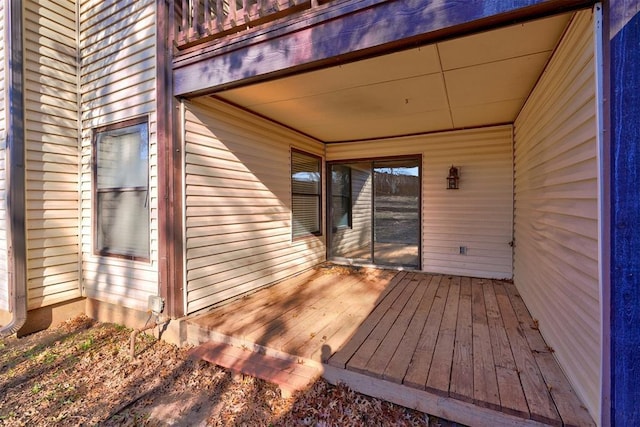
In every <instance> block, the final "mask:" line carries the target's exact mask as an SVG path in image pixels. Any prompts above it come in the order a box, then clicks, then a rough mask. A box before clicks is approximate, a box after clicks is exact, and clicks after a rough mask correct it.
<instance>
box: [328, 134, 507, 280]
mask: <svg viewBox="0 0 640 427" xmlns="http://www.w3.org/2000/svg"><path fill="white" fill-rule="evenodd" d="M511 130H512V128H511V126H498V127H491V128H482V129H471V130H464V131H452V132H443V133H437V134H429V135H421V136H411V137H403V138H397V139H388V140H380V141H366V142H354V143H338V144H328V145H327V161H333V160H347V159H362V158H371V157H388V156H398V155H419V154H421V155H422V269H423V270H424V271H429V272H435V273H443V274H456V275H464V276H474V277H486V278H510V277H511V275H512V273H511V271H512V269H511V262H512V250H511V246H510V245H509V243H510V242H511V239H512V213H513V211H512V200H513V178H512V174H513V172H512V171H513V161H512V133H511ZM452 164H454V165H456V166H457V167H459V170H460V189H459V190H446V189H445V186H446V184H445V178H446V177H447V175H448V173H449V168H450V167H451V165H452ZM354 215H355V212H354ZM460 246H466V247H467V254H466V255H460V254H459V247H460Z"/></svg>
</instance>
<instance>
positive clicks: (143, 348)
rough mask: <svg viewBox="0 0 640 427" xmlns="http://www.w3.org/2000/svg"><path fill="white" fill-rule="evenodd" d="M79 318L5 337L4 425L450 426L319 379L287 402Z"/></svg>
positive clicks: (174, 351) (0, 408)
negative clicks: (131, 346)
mask: <svg viewBox="0 0 640 427" xmlns="http://www.w3.org/2000/svg"><path fill="white" fill-rule="evenodd" d="M130 333H131V330H129V329H126V328H124V327H122V326H119V325H114V324H106V323H97V322H94V321H92V320H90V319H88V318H86V317H78V318H76V319H72V320H70V321H68V322H65V323H63V324H61V325H60V326H58V327H56V328H51V329H49V330H47V331H42V332H38V333H36V334H32V335H30V336H27V337H24V338H20V339H16V338H15V337H10V338H7V339H4V340H0V425H7V426H23V425H24V426H50V425H56V426H58V425H74V426H75V425H136V426H137V425H150V426H156V425H158V426H164V425H185V426H194V425H207V426H209V425H210V426H218V425H224V426H227V425H251V426H253V425H260V426H291V425H314V426H334V425H335V426H346V425H348V426H365V425H366V426H388V425H393V426H418V425H419V426H443V427H444V426H452V425H454V424H452V423H449V422H446V421H443V420H440V419H436V418H433V417H429V416H428V415H425V414H422V413H420V412H416V411H412V410H409V409H406V408H402V407H399V406H396V405H392V404H390V403H387V402H384V401H380V400H378V399H374V398H370V397H367V396H364V395H361V394H358V393H355V392H353V391H351V390H349V389H348V388H347V387H344V386H338V387H334V386H331V385H329V384H328V383H326V382H324V381H322V380H319V381H318V382H316V383H315V384H313V385H312V386H311V387H310V388H309V389H308V390H306V391H304V392H299V393H297V394H295V395H293V396H292V397H290V398H288V399H284V398H282V397H281V396H280V392H279V390H278V388H277V387H276V386H274V385H272V384H269V383H266V382H264V381H262V380H258V379H255V378H251V377H244V378H240V379H237V378H236V379H234V378H233V377H232V375H231V373H230V372H229V371H227V370H225V369H222V368H220V367H217V366H214V365H211V364H208V363H206V362H201V361H193V360H190V359H189V358H188V356H187V352H188V350H187V349H180V348H177V347H175V346H172V345H169V344H167V343H164V342H159V341H156V340H155V339H154V338H153V337H151V336H148V335H140V336H139V337H138V340H137V347H136V358H135V359H134V360H131V359H130V358H129V335H130Z"/></svg>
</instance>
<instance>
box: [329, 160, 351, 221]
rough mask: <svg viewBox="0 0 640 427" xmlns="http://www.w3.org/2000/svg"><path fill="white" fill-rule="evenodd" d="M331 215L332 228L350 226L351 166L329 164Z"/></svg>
mask: <svg viewBox="0 0 640 427" xmlns="http://www.w3.org/2000/svg"><path fill="white" fill-rule="evenodd" d="M331 215H332V217H331V218H332V227H333V228H335V229H341V228H351V168H350V167H349V166H347V165H331Z"/></svg>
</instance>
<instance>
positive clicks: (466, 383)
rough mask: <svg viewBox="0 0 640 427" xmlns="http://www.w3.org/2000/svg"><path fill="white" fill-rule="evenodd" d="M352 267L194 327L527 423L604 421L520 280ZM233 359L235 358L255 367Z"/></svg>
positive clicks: (291, 285)
mask: <svg viewBox="0 0 640 427" xmlns="http://www.w3.org/2000/svg"><path fill="white" fill-rule="evenodd" d="M343 270H344V269H336V270H333V271H330V270H326V271H318V272H316V273H309V274H308V275H306V276H305V278H303V279H302V280H297V281H296V280H291V281H287V282H285V283H284V284H282V285H276V286H274V287H273V288H272V289H269V290H265V291H260V292H258V293H256V294H254V295H252V296H251V297H248V298H244V299H242V300H237V301H234V302H232V303H230V304H229V305H228V306H227V307H221V308H219V309H216V310H214V312H213V313H211V314H210V315H207V316H198V318H196V319H195V320H192V321H190V323H191V322H196V323H200V324H201V325H202V327H203V328H205V329H206V330H209V331H211V332H210V333H211V334H212V335H210V336H211V337H212V338H214V339H216V340H219V341H220V342H227V343H231V344H233V345H236V346H238V347H240V346H243V347H244V345H245V344H247V348H251V349H254V351H260V352H261V351H264V352H265V354H269V355H274V356H277V357H284V358H286V359H287V360H290V361H296V360H303V361H305V363H307V362H309V363H310V366H314V367H316V368H320V366H321V365H320V362H322V363H327V365H328V366H327V365H325V370H326V369H330V370H331V372H333V373H334V374H335V373H336V372H339V371H340V370H342V371H344V372H349V374H345V375H346V376H347V377H348V376H349V375H352V376H354V378H355V377H357V378H369V380H367V381H371V382H372V383H371V384H374V383H375V382H376V381H381V379H382V381H381V382H380V383H379V384H380V386H381V387H391V385H393V386H394V387H395V386H397V387H405V388H406V390H413V391H408V392H407V396H408V397H407V398H408V399H409V398H410V396H411V395H412V394H411V393H423V394H425V395H430V396H438V397H437V398H435V397H434V399H439V400H438V401H440V400H441V399H447V402H459V404H460V405H463V406H464V405H469V408H471V407H475V408H477V410H478V411H480V412H483V411H484V412H483V413H485V414H488V413H489V412H487V411H494V412H495V413H500V414H502V416H504V417H507V418H508V417H518V418H509V419H510V420H511V421H513V420H515V419H520V420H522V425H536V424H537V423H538V422H542V423H546V424H551V425H560V424H561V422H562V421H563V422H564V423H565V425H568V426H572V425H593V421H592V420H591V418H590V416H589V414H588V412H587V411H586V409H585V408H584V407H583V406H582V405H581V403H580V401H579V399H578V398H577V396H576V394H575V393H574V391H573V390H572V389H571V386H570V385H569V383H568V381H567V380H566V378H565V377H564V375H563V373H562V371H561V369H560V368H559V366H558V365H557V363H556V361H555V359H554V357H553V354H552V352H551V351H550V350H549V348H548V347H547V346H546V344H545V342H544V340H543V339H542V337H541V335H540V333H539V331H537V329H536V328H535V322H534V321H533V319H531V316H530V314H529V312H528V310H527V308H526V306H525V305H524V302H523V301H522V299H521V298H520V297H519V295H518V293H517V290H516V289H515V287H514V285H513V284H512V283H509V282H505V281H496V280H490V279H470V278H460V277H456V276H441V275H429V274H426V273H418V272H389V271H387V272H385V273H384V274H377V273H375V270H360V271H357V272H354V273H353V274H343V273H344V271H343ZM212 328H214V329H212ZM199 336H200V335H199ZM203 336H204V335H203ZM227 337H229V338H233V339H227ZM199 339H200V338H199ZM200 342H202V341H200ZM251 343H253V345H251ZM336 350H337V351H336ZM334 351H335V353H334V354H331V353H332V352H334ZM225 354H226V353H225ZM230 354H231V353H229V354H227V355H225V356H224V357H225V358H226V359H224V360H223V362H224V363H226V364H233V360H232V359H233V358H234V357H238V358H244V359H246V360H244V361H243V362H242V363H241V364H240V365H237V366H243V367H244V366H245V363H246V364H247V366H248V365H250V364H252V363H254V360H253V359H250V358H249V359H247V358H246V356H247V355H246V354H244V353H242V354H240V353H239V356H237V355H236V356H229V355H230ZM241 356H242V357H241ZM289 356H291V357H289ZM227 359H228V360H227ZM221 360H222V359H221ZM311 362H313V363H311ZM256 363H258V362H256ZM345 367H346V368H348V369H349V370H348V371H347V370H345ZM243 369H244V368H243ZM247 369H251V367H250V366H248V368H247ZM267 371H268V369H267ZM267 371H265V372H267ZM269 372H271V371H269ZM274 372H275V371H274ZM274 378H275V377H274ZM385 380H386V381H385ZM278 381H280V380H278ZM416 389H418V390H425V389H426V390H427V391H420V392H418V391H417V390H416ZM403 390H404V388H403ZM434 402H435V400H434ZM556 407H557V409H556ZM507 418H505V419H507ZM561 419H562V421H561ZM516 424H517V423H516Z"/></svg>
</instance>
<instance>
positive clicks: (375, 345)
mask: <svg viewBox="0 0 640 427" xmlns="http://www.w3.org/2000/svg"><path fill="white" fill-rule="evenodd" d="M412 277H413V275H412V274H408V275H407V276H405V278H404V279H402V282H401V283H400V285H399V289H401V292H400V294H399V295H398V297H397V298H395V299H394V301H393V303H391V305H390V306H389V308H388V309H387V310H386V311H385V313H384V314H383V315H382V318H381V319H380V320H379V321H378V322H377V323H376V325H375V327H374V328H373V330H372V331H371V334H369V336H367V338H366V339H365V340H364V342H363V343H362V345H361V346H360V347H359V348H358V350H357V351H356V352H355V353H354V355H353V356H352V357H351V359H350V360H349V362H348V363H347V369H351V370H353V371H356V372H362V373H365V372H367V363H368V362H369V360H370V359H371V357H372V356H373V355H374V354H376V353H377V352H378V350H379V347H380V344H381V343H382V340H383V339H384V338H385V337H386V336H387V333H388V332H389V330H390V329H391V327H392V326H393V324H394V322H395V321H396V319H397V318H398V316H399V315H400V313H401V312H402V310H404V308H405V305H406V304H407V302H408V301H409V299H410V298H411V295H412V294H413V292H414V291H415V288H416V286H417V282H415V281H413V280H411V279H412ZM389 357H390V356H389Z"/></svg>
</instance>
